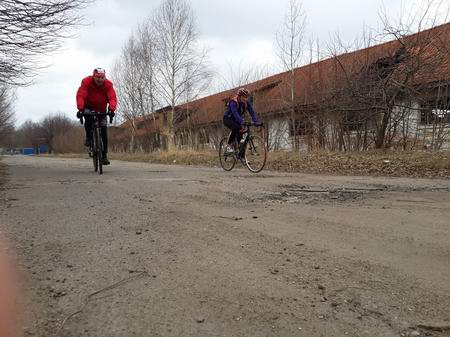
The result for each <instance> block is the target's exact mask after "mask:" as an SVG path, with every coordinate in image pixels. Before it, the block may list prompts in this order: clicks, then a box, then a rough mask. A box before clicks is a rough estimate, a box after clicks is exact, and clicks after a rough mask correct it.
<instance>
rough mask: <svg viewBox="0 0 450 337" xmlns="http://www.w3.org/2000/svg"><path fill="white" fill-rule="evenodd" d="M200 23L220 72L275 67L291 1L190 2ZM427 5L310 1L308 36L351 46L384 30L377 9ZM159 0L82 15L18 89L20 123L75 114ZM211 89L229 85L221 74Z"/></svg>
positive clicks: (122, 0) (134, 0)
mask: <svg viewBox="0 0 450 337" xmlns="http://www.w3.org/2000/svg"><path fill="white" fill-rule="evenodd" d="M188 2H189V3H190V4H191V6H192V8H193V11H194V14H195V16H196V20H197V27H198V30H199V32H200V37H201V41H202V42H204V43H205V44H206V45H207V46H208V47H209V49H210V60H211V64H212V66H213V67H214V69H215V71H216V72H217V73H218V74H221V76H223V77H225V78H226V77H227V76H229V75H230V70H229V65H232V66H233V67H238V66H239V64H240V63H242V64H243V65H244V66H246V65H265V64H271V65H273V66H274V65H276V63H277V57H276V54H275V34H276V32H277V30H278V29H279V27H280V25H281V24H282V22H283V17H284V15H285V12H286V10H287V8H288V7H287V5H288V0H227V1H223V0H220V1H219V0H189V1H188ZM420 2H421V1H420V0H385V1H382V0H339V1H336V0H303V5H304V8H305V11H306V14H307V33H306V37H307V38H309V37H310V36H314V37H315V38H318V39H319V40H320V41H321V43H323V44H325V43H326V42H327V41H330V37H331V36H333V35H334V34H335V33H336V32H339V34H340V36H341V38H342V39H343V40H346V41H352V40H353V39H354V38H355V37H356V36H358V35H360V34H361V31H362V28H363V26H364V25H366V26H369V27H373V28H376V27H377V26H379V25H380V22H379V21H380V20H379V17H378V12H379V10H380V8H382V6H384V7H385V8H386V9H387V11H388V12H389V13H390V15H391V16H393V17H396V16H398V13H399V12H400V10H401V8H406V9H409V8H412V7H416V6H417V4H420ZM159 3H160V0H97V1H96V3H95V4H94V5H92V6H90V7H89V8H88V9H86V10H85V11H84V12H83V16H84V17H85V22H86V23H87V24H86V25H85V26H82V27H79V28H78V29H77V37H76V38H74V39H72V40H68V41H66V43H65V44H64V49H63V50H61V51H59V52H58V53H55V54H54V55H51V56H49V57H47V58H46V59H45V61H46V62H47V63H48V64H51V65H50V66H49V67H48V68H46V69H45V70H44V71H43V72H42V73H41V74H40V75H39V76H38V77H37V78H36V80H35V84H34V85H32V86H29V87H26V88H20V89H18V92H17V93H18V99H17V102H16V105H15V106H16V125H20V124H22V123H23V122H24V121H25V120H27V119H32V120H33V121H39V120H40V119H41V118H42V117H43V116H45V115H47V114H49V113H55V112H63V113H66V114H68V115H69V116H71V117H72V116H75V113H76V104H75V94H76V90H77V89H78V87H79V85H80V81H81V79H82V78H83V77H85V76H87V75H90V74H91V73H92V70H93V69H94V68H96V67H103V68H105V69H106V72H107V76H108V75H110V74H111V73H110V71H111V68H112V65H113V63H114V60H115V59H116V58H117V57H118V56H119V54H120V51H121V47H122V45H123V44H124V43H125V41H126V40H127V38H128V37H129V35H130V33H131V32H132V31H133V30H134V29H135V28H136V26H137V24H138V23H139V22H142V21H143V20H145V19H146V18H147V17H149V16H150V15H151V14H152V11H153V10H154V9H155V8H156V7H157V6H158V5H159ZM216 78H217V79H216V80H215V83H213V86H212V87H214V88H215V87H219V86H220V84H219V83H218V82H220V81H223V79H221V77H220V76H217V77H216Z"/></svg>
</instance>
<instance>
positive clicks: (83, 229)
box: [0, 156, 450, 337]
mask: <svg viewBox="0 0 450 337" xmlns="http://www.w3.org/2000/svg"><path fill="white" fill-rule="evenodd" d="M2 162H3V163H4V164H6V165H8V167H9V181H8V182H7V183H6V185H5V186H4V189H3V191H1V192H0V193H1V194H0V229H1V230H2V232H4V233H6V235H7V236H8V237H9V238H10V240H11V241H12V242H13V243H14V244H15V246H16V248H17V254H18V255H19V258H20V261H21V267H22V269H23V273H24V287H25V289H27V291H26V292H25V294H24V298H25V299H24V301H25V302H26V303H27V318H26V323H25V326H24V332H25V335H26V336H39V337H51V336H64V337H72V336H73V337H75V336H77V337H78V336H99V337H100V336H101V337H103V336H104V337H116V336H117V337H119V336H120V337H125V336H183V337H185V336H208V337H211V336H255V337H257V336H258V337H259V336H267V337H271V336H307V337H315V336H327V337H340V336H380V337H381V336H383V337H390V336H450V330H448V328H449V325H450V309H449V308H450V181H448V180H447V181H445V180H420V179H406V178H405V179H394V178H369V177H337V176H336V177H334V176H318V175H302V174H285V173H276V172H262V173H260V174H257V175H254V174H251V173H250V172H248V171H247V170H244V169H237V170H234V171H232V172H230V173H227V172H223V171H222V170H220V169H218V168H217V169H214V168H198V167H180V166H162V165H149V164H141V163H126V162H117V161H115V162H113V163H112V165H111V166H110V167H106V168H105V171H106V172H105V174H104V175H103V176H99V175H97V174H94V173H93V172H92V170H91V166H90V162H89V161H87V160H75V159H55V158H33V157H21V156H15V157H5V158H4V159H3V161H2Z"/></svg>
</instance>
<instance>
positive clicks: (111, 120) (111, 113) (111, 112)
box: [108, 110, 116, 124]
mask: <svg viewBox="0 0 450 337" xmlns="http://www.w3.org/2000/svg"><path fill="white" fill-rule="evenodd" d="M108 113H109V124H112V122H113V118H114V116H115V115H116V113H115V112H114V111H112V110H108Z"/></svg>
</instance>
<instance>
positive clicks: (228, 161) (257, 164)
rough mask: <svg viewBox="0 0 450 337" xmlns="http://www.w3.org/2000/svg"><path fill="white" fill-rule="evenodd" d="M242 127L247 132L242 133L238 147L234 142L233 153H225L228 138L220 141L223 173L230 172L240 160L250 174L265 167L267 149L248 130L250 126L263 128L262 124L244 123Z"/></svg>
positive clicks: (261, 140)
mask: <svg viewBox="0 0 450 337" xmlns="http://www.w3.org/2000/svg"><path fill="white" fill-rule="evenodd" d="M244 126H245V127H246V128H247V130H246V131H245V132H243V133H242V140H241V142H240V144H239V146H237V144H236V140H235V141H234V144H232V146H233V148H234V151H233V152H231V153H228V152H227V145H228V139H229V136H228V137H224V138H222V140H221V141H220V145H219V160H220V165H221V166H222V168H223V169H224V170H225V171H231V170H232V169H233V168H234V166H235V165H236V162H237V161H238V160H240V161H241V163H242V164H243V165H245V166H246V167H247V168H248V169H249V170H250V171H251V172H253V173H258V172H261V171H262V169H263V168H264V166H265V165H266V160H267V148H266V143H265V141H264V139H263V138H262V137H260V136H258V135H253V134H252V133H251V131H250V130H251V127H252V126H261V127H263V124H258V125H255V124H254V123H245V124H244Z"/></svg>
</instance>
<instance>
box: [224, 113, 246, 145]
mask: <svg viewBox="0 0 450 337" xmlns="http://www.w3.org/2000/svg"><path fill="white" fill-rule="evenodd" d="M223 124H224V125H225V126H226V127H227V128H228V129H230V130H231V134H230V137H229V138H228V144H231V143H233V141H234V140H235V139H236V140H237V142H238V143H239V142H240V141H241V138H242V133H241V132H240V131H241V124H239V123H238V122H236V121H235V120H234V119H231V118H227V117H224V118H223Z"/></svg>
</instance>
